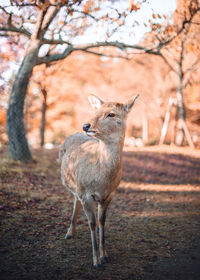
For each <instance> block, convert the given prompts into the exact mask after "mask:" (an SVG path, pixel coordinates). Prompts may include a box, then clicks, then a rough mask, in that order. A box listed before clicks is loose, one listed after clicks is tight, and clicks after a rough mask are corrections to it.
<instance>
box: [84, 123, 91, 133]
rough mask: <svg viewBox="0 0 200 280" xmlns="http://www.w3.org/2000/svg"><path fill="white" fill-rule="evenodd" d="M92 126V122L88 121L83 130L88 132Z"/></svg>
mask: <svg viewBox="0 0 200 280" xmlns="http://www.w3.org/2000/svg"><path fill="white" fill-rule="evenodd" d="M90 126H91V124H90V123H86V124H84V125H83V130H84V131H85V132H87V131H88V129H89V128H90Z"/></svg>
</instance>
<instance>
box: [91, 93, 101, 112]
mask: <svg viewBox="0 0 200 280" xmlns="http://www.w3.org/2000/svg"><path fill="white" fill-rule="evenodd" d="M88 100H89V102H90V104H91V106H92V107H93V108H94V109H96V110H98V109H100V108H101V105H102V104H103V101H102V100H101V99H100V98H98V97H97V96H95V95H89V96H88Z"/></svg>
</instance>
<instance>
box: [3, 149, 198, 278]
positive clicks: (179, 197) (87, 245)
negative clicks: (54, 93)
mask: <svg viewBox="0 0 200 280" xmlns="http://www.w3.org/2000/svg"><path fill="white" fill-rule="evenodd" d="M33 154H34V158H35V159H36V161H37V162H36V163H33V164H22V163H16V162H13V161H9V160H8V159H7V158H6V155H5V151H3V150H1V151H0V219H1V239H0V278H1V279H2V280H4V279H6V280H10V279H13V280H14V279H15V280H18V279H20V280H22V279H27V280H28V279H29V280H37V279H40V280H43V279H44V280H49V279H79V280H80V279H96V280H98V279H99V280H100V279H101V280H111V279H123V280H125V279H133V280H134V279H138V280H139V279H141V280H143V279H146V280H147V279H148V280H151V279H152V280H164V279H169V280H173V279H179V280H180V279H181V280H197V279H198V280H199V279H200V150H190V149H184V148H182V149H180V148H171V147H169V146H162V147H159V146H154V147H146V148H140V149H139V148H137V149H136V148H135V149H134V150H131V149H126V150H125V151H124V160H123V178H122V182H121V184H120V186H119V188H118V190H117V193H116V195H115V197H114V199H113V201H112V203H111V205H110V208H109V211H108V216H107V221H106V246H107V252H108V255H109V259H110V262H109V263H108V264H106V265H104V266H103V268H102V269H101V270H98V271H95V270H94V269H93V268H92V250H91V241H90V232H89V228H88V224H87V220H86V218H85V215H84V213H83V211H82V212H81V215H80V218H79V221H78V226H77V233H76V236H75V238H74V239H72V240H65V239H64V236H65V234H66V231H67V227H68V225H69V223H70V217H71V213H72V205H73V201H72V196H71V194H70V193H68V192H67V190H65V188H64V187H63V186H62V185H61V181H60V169H59V165H58V163H57V162H56V158H57V150H35V151H33Z"/></svg>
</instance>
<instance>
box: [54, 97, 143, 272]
mask: <svg viewBox="0 0 200 280" xmlns="http://www.w3.org/2000/svg"><path fill="white" fill-rule="evenodd" d="M138 96H139V95H137V96H136V97H135V98H134V99H133V100H131V101H129V102H127V103H126V104H121V103H115V102H103V101H102V100H100V99H99V98H98V97H96V96H94V95H91V96H89V97H88V99H89V102H90V103H91V105H92V107H93V108H95V109H96V113H95V116H94V118H93V119H92V120H91V121H90V123H87V124H84V125H83V130H84V132H85V134H83V133H76V134H74V135H71V136H69V137H67V138H66V139H65V141H64V143H63V144H62V146H61V149H60V151H59V158H60V161H61V180H62V183H63V185H64V186H66V187H67V189H69V190H70V191H71V192H72V193H73V195H74V209H73V214H72V221H71V225H70V227H69V229H68V232H67V234H66V236H65V238H66V239H70V238H71V237H73V236H74V233H75V228H76V223H77V217H78V214H79V212H80V208H81V205H82V207H83V209H84V211H85V214H86V216H87V218H88V222H89V227H90V231H91V240H92V249H93V265H94V268H97V269H98V268H99V267H100V266H101V265H100V264H101V263H106V262H108V257H107V254H106V251H105V247H104V242H105V236H104V224H105V219H106V211H107V208H108V205H109V203H110V201H111V200H112V198H113V196H114V194H115V191H116V188H117V186H118V185H119V183H120V180H121V174H122V149H123V144H124V136H125V129H126V119H127V114H128V113H129V112H130V110H131V108H132V106H133V105H134V103H135V101H136V99H137V98H138ZM97 203H98V223H97V221H96V220H97V219H96V211H95V209H96V204H97ZM97 224H98V226H99V252H98V246H97V237H96V225H97Z"/></svg>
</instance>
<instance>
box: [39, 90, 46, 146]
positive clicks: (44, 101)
mask: <svg viewBox="0 0 200 280" xmlns="http://www.w3.org/2000/svg"><path fill="white" fill-rule="evenodd" d="M42 94H43V102H42V116H41V125H40V146H41V147H43V146H44V134H45V124H46V109H47V92H46V90H45V89H42Z"/></svg>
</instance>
